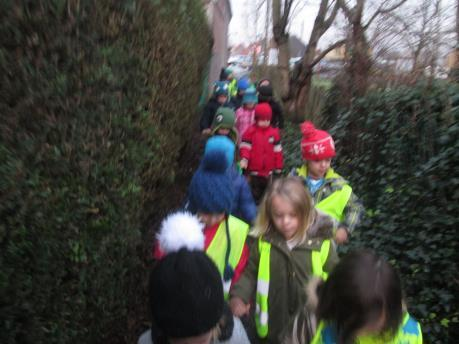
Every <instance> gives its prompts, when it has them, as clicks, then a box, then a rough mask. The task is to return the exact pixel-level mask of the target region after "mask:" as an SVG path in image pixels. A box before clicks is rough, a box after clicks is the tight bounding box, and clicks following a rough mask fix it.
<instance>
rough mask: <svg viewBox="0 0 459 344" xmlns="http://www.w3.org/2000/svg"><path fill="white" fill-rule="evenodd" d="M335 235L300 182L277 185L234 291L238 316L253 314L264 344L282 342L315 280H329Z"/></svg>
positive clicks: (260, 217)
mask: <svg viewBox="0 0 459 344" xmlns="http://www.w3.org/2000/svg"><path fill="white" fill-rule="evenodd" d="M332 231H333V223H332V220H331V219H330V218H329V217H328V216H325V215H323V214H320V213H319V212H318V211H317V210H316V209H315V208H314V206H313V202H312V199H311V197H310V196H309V194H308V193H307V191H306V189H305V188H304V186H303V184H302V183H301V180H300V179H299V178H295V177H287V178H280V179H277V180H275V181H274V182H273V184H272V185H271V187H270V188H269V190H268V191H267V194H266V196H265V198H264V199H263V202H262V204H261V205H260V209H259V214H258V217H257V219H256V224H255V227H254V229H253V231H252V232H251V234H250V237H251V239H253V240H252V243H251V244H249V246H250V257H249V263H248V265H247V268H246V269H245V271H244V273H243V274H242V276H241V278H240V279H239V281H238V282H237V283H236V284H235V285H234V286H233V288H232V289H231V292H230V306H231V309H232V311H233V314H234V315H235V316H238V317H241V316H245V315H250V314H251V313H254V316H255V325H256V332H257V335H258V338H259V339H260V340H261V342H264V343H282V342H283V339H284V336H285V335H286V334H287V333H288V329H289V326H290V325H291V324H292V323H293V320H294V318H295V315H296V314H297V312H298V311H299V309H301V308H302V307H303V306H304V305H305V303H306V292H305V287H306V284H307V282H308V280H309V279H310V277H311V276H313V275H317V276H321V277H323V278H326V276H327V274H328V273H329V272H330V271H331V269H332V268H333V266H334V265H335V264H336V262H337V256H336V252H335V249H334V247H333V245H331V243H330V239H331V238H332V236H333V232H332ZM254 295H256V298H255V300H253V299H252V297H253V296H254ZM253 305H255V310H254V312H251V307H253Z"/></svg>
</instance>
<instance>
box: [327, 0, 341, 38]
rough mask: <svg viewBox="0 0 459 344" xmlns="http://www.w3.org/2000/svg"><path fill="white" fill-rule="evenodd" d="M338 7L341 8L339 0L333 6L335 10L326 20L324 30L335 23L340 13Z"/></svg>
mask: <svg viewBox="0 0 459 344" xmlns="http://www.w3.org/2000/svg"><path fill="white" fill-rule="evenodd" d="M338 9H339V0H336V2H335V6H334V7H333V10H332V12H331V13H330V16H329V17H328V18H327V19H325V21H324V25H323V32H325V31H327V30H328V28H329V27H330V26H331V24H333V21H334V20H335V17H336V14H337V13H338Z"/></svg>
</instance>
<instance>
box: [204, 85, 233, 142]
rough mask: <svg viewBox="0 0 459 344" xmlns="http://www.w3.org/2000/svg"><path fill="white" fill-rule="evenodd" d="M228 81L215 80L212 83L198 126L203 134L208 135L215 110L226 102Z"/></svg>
mask: <svg viewBox="0 0 459 344" xmlns="http://www.w3.org/2000/svg"><path fill="white" fill-rule="evenodd" d="M228 92H229V89H228V83H226V82H224V81H217V82H215V84H214V91H213V94H212V98H210V99H209V101H208V103H207V104H206V106H205V107H204V109H203V111H202V115H201V120H200V122H199V126H200V128H201V133H202V134H203V135H210V131H211V130H210V126H211V124H212V121H213V120H214V116H215V112H216V111H217V109H218V108H219V107H220V106H225V105H226V104H227V102H228V95H229V93H228Z"/></svg>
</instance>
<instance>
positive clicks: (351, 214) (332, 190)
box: [291, 122, 363, 244]
mask: <svg viewBox="0 0 459 344" xmlns="http://www.w3.org/2000/svg"><path fill="white" fill-rule="evenodd" d="M301 132H302V134H303V138H302V140H301V153H302V156H303V159H304V164H303V165H302V166H300V167H299V168H296V169H293V170H292V171H291V175H294V176H298V177H300V178H302V180H303V182H304V185H305V186H306V188H307V189H308V190H309V192H310V194H311V196H312V197H313V199H314V203H315V205H316V207H317V208H318V209H320V210H321V211H323V212H325V213H326V214H327V215H329V216H331V217H332V218H333V219H335V221H336V223H337V225H336V227H337V230H336V232H335V241H336V242H337V243H338V244H341V243H344V242H345V241H347V240H348V236H349V234H351V233H352V231H353V230H354V228H355V227H356V226H357V224H358V223H359V221H360V218H361V216H362V213H363V206H362V204H361V203H360V201H359V199H358V198H357V196H356V195H355V193H354V192H353V191H352V188H351V186H350V185H349V183H348V182H347V181H346V180H345V179H344V178H343V177H341V176H340V175H339V174H337V173H336V172H335V171H334V170H333V168H331V166H330V165H331V159H332V158H333V157H335V155H336V152H335V144H334V141H333V138H332V137H331V136H330V134H329V133H327V132H326V131H323V130H318V129H316V128H315V127H314V125H313V124H312V123H311V122H304V123H303V124H301Z"/></svg>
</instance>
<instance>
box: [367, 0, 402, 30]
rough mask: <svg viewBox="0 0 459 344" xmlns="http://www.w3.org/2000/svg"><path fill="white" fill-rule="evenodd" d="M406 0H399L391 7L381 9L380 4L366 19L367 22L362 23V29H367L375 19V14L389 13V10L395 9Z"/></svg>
mask: <svg viewBox="0 0 459 344" xmlns="http://www.w3.org/2000/svg"><path fill="white" fill-rule="evenodd" d="M406 1H407V0H401V1H399V2H398V3H397V4H395V5H394V6H392V7H389V8H385V9H383V8H382V6H383V5H381V6H380V7H379V8H378V9H377V10H376V12H375V13H373V15H372V16H371V18H370V19H369V20H368V22H367V23H366V24H365V25H363V29H364V30H366V29H368V27H369V26H370V25H371V23H372V22H373V21H374V20H375V19H376V17H377V16H379V15H380V14H386V13H389V12H392V11H393V10H395V9H397V8H398V7H400V6H402V5H403V4H404V3H405V2H406Z"/></svg>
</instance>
